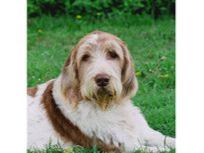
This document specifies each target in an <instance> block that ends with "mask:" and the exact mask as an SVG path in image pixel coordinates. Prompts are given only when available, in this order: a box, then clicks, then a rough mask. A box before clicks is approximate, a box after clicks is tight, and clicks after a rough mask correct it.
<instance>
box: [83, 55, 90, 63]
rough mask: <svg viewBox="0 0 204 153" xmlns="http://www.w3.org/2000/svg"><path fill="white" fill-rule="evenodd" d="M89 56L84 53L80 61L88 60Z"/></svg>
mask: <svg viewBox="0 0 204 153" xmlns="http://www.w3.org/2000/svg"><path fill="white" fill-rule="evenodd" d="M89 58H90V55H88V54H85V55H83V56H82V58H81V60H82V61H88V60H89Z"/></svg>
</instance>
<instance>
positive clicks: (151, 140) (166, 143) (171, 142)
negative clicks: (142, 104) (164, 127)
mask: <svg viewBox="0 0 204 153" xmlns="http://www.w3.org/2000/svg"><path fill="white" fill-rule="evenodd" d="M133 115H134V116H135V118H134V119H135V123H137V130H138V131H139V133H140V138H141V140H143V142H144V144H142V145H144V146H147V147H156V148H158V150H169V148H172V149H173V148H175V139H174V138H171V137H169V136H165V135H163V134H162V133H160V132H158V131H156V130H154V129H152V128H150V127H149V125H148V123H147V121H146V120H145V118H144V117H143V115H142V114H141V113H140V112H138V109H136V110H135V111H134V114H133Z"/></svg>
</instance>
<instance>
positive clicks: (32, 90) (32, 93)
mask: <svg viewBox="0 0 204 153" xmlns="http://www.w3.org/2000/svg"><path fill="white" fill-rule="evenodd" d="M37 91H38V88H37V87H31V88H27V94H28V95H29V96H32V97H35V94H36V92H37Z"/></svg>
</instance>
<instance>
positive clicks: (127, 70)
mask: <svg viewBox="0 0 204 153" xmlns="http://www.w3.org/2000/svg"><path fill="white" fill-rule="evenodd" d="M120 46H121V48H122V50H123V54H124V62H123V67H122V72H121V73H122V74H121V77H122V78H121V79H122V85H123V89H122V96H123V97H129V98H131V97H133V96H134V95H135V94H136V92H137V89H138V83H137V78H136V76H135V70H134V65H133V62H132V58H131V56H130V53H129V51H128V49H127V47H126V45H125V43H124V42H122V41H120Z"/></svg>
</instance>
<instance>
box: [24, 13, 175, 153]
mask: <svg viewBox="0 0 204 153" xmlns="http://www.w3.org/2000/svg"><path fill="white" fill-rule="evenodd" d="M96 29H97V30H102V31H106V32H110V33H112V34H115V35H117V36H118V37H120V38H121V39H122V40H124V41H125V42H126V44H127V45H128V48H129V50H130V52H131V54H132V57H133V59H134V64H135V74H136V76H137V78H138V81H139V90H138V93H137V95H136V96H135V97H134V98H133V103H134V104H135V105H137V106H139V107H140V108H141V110H142V112H143V113H144V116H145V118H146V119H147V121H148V123H149V124H150V126H151V127H152V128H154V129H155V130H158V131H160V132H162V133H163V134H165V135H169V136H173V137H175V20H174V19H173V18H171V17H163V18H161V19H158V20H156V21H153V20H152V19H151V18H150V17H148V16H123V17H115V18H111V19H101V20H95V21H93V20H88V19H84V18H83V17H82V18H80V19H73V18H70V17H66V16H63V17H48V16H44V17H40V18H31V19H28V31H27V34H28V36H27V37H28V39H27V41H28V42H27V43H28V55H27V70H28V72H27V73H28V86H34V85H36V84H39V83H43V82H45V81H47V80H49V79H52V78H55V77H57V76H58V75H59V73H60V71H61V68H62V66H63V64H64V62H65V59H66V58H67V56H68V54H69V52H70V50H71V48H72V47H73V46H74V45H75V44H76V43H77V42H78V40H79V39H80V38H81V37H82V36H84V35H85V34H87V33H89V32H91V31H93V30H96ZM73 150H74V151H73V152H86V153H88V152H89V153H92V152H93V153H95V152H97V150H96V149H91V150H87V149H85V148H80V149H79V148H74V149H73ZM76 150H77V151H76ZM28 152H30V153H31V152H32V151H31V150H28ZM33 152H36V151H33ZM37 152H40V151H37ZM41 152H47V153H48V152H49V153H51V152H52V153H54V152H59V153H62V152H63V151H62V149H60V148H59V147H55V146H53V147H52V146H51V148H50V147H48V148H47V149H45V150H44V151H43V150H41ZM172 152H175V151H172Z"/></svg>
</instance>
